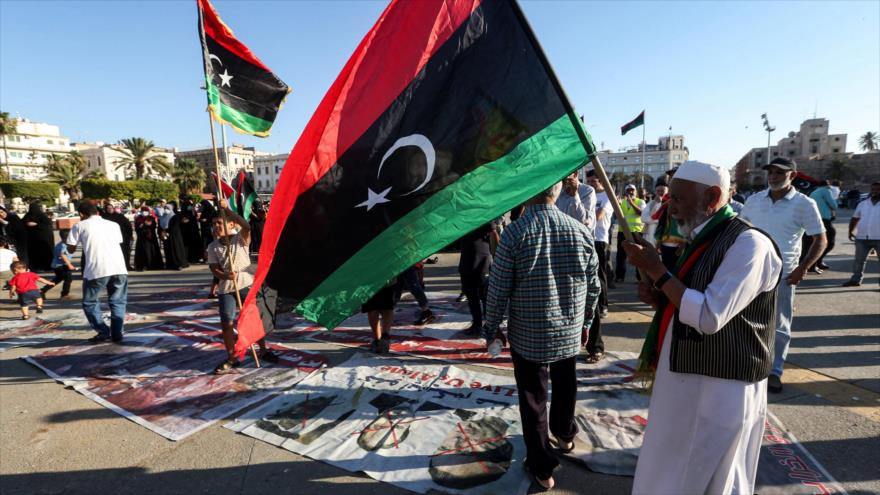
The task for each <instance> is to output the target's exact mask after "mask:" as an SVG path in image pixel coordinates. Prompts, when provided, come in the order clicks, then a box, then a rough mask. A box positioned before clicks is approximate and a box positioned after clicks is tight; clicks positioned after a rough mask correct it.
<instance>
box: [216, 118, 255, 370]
mask: <svg viewBox="0 0 880 495" xmlns="http://www.w3.org/2000/svg"><path fill="white" fill-rule="evenodd" d="M208 122H210V124H211V149H213V150H214V168H215V170H216V171H217V172H216V175H217V184H215V185H216V186H217V208H218V209H219V210H220V218H221V219H222V220H223V228H224V229H226V224H227V220H226V208H222V207H221V206H220V198H221V197H223V187H222V185H221V184H220V181H221V179H220V157H219V155H218V153H217V140H216V138H215V137H214V116H213V114H212V113H211V109H210V108H209V109H208ZM220 126H221V128H222V126H223V124H220ZM224 147H225V146H224ZM226 233H227V234H228V232H226ZM227 237H228V236H227ZM236 251H237V249H231V246H229V245H228V244H227V246H226V266H227V267H228V268H229V271H230V272H234V267H235V252H236ZM232 287H233V289H235V304H236V306H237V307H238V310H239V311H241V306H242V304H241V293H240V292H239V291H238V277H233V278H232ZM251 355H253V357H254V363H256V366H257V368H259V367H260V358H259V357H257V349H256V348H254V345H253V344H251Z"/></svg>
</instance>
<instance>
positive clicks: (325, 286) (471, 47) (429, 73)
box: [236, 0, 595, 353]
mask: <svg viewBox="0 0 880 495" xmlns="http://www.w3.org/2000/svg"><path fill="white" fill-rule="evenodd" d="M594 153H595V148H594V146H593V143H592V141H591V140H590V137H589V134H587V132H586V130H585V129H584V128H583V124H582V122H581V120H580V118H579V117H578V115H577V114H576V113H574V110H573V108H572V106H571V104H570V103H569V102H568V101H567V100H566V98H565V96H564V94H563V93H562V92H561V89H560V86H559V83H558V81H557V80H556V78H555V75H554V74H553V73H552V72H551V70H550V67H549V62H548V61H547V60H546V59H545V58H544V55H543V53H542V51H541V48H540V47H539V46H538V45H537V41H536V39H535V37H534V35H533V33H532V32H531V31H530V29H529V27H528V25H527V24H526V21H525V18H524V17H523V14H522V12H521V11H520V10H519V6H518V5H517V4H516V3H515V2H513V1H509V0H482V1H480V0H419V1H413V0H394V1H392V2H391V4H390V5H389V6H388V7H387V8H386V9H385V11H384V12H383V13H382V15H381V17H380V18H379V20H378V21H377V23H376V24H375V25H374V26H373V28H372V29H371V30H370V32H369V33H367V35H366V37H365V38H364V39H363V41H361V43H360V45H359V46H358V48H357V49H356V50H355V52H354V54H353V55H352V56H351V58H350V59H349V61H348V63H347V64H346V65H345V67H344V68H343V69H342V72H341V74H340V75H339V76H338V77H337V79H336V81H335V82H334V83H333V85H332V86H331V87H330V89H329V91H328V92H327V94H326V96H325V97H324V99H323V101H322V102H321V103H320V105H319V106H318V108H317V110H316V111H315V114H314V115H313V116H312V118H311V121H310V122H309V123H308V125H307V126H306V128H305V130H304V131H303V133H302V135H301V136H300V138H299V141H298V142H297V143H296V146H294V148H293V150H292V151H291V153H290V156H289V157H288V159H287V162H286V164H285V166H284V169H283V171H282V173H281V177H280V179H279V181H278V185H277V187H276V189H275V194H274V196H273V201H272V207H271V210H270V214H269V218H268V222H267V225H266V228H265V230H264V233H263V243H262V245H261V248H260V256H259V263H258V266H257V273H256V278H255V282H254V286H253V287H254V289H253V290H251V291H250V293H249V295H248V299H247V301H246V302H245V305H244V308H243V310H242V313H241V316H240V318H239V321H238V331H239V338H238V341H237V343H236V350H237V352H238V353H243V352H244V351H246V350H247V348H248V346H249V345H250V344H251V343H253V342H255V341H256V340H258V339H259V338H261V337H262V336H263V335H264V334H265V333H266V332H268V331H271V330H272V329H273V323H274V316H275V315H274V311H275V302H276V298H277V297H278V296H279V295H283V296H286V297H289V298H292V299H293V300H294V301H295V303H296V304H297V306H296V310H297V312H299V313H300V314H302V315H303V316H305V317H306V318H308V319H310V320H313V321H316V322H318V323H320V324H322V325H324V326H326V327H328V328H333V327H335V326H336V325H338V324H339V323H340V322H342V321H343V320H344V319H345V318H347V317H348V316H349V315H351V314H352V313H354V312H355V311H357V310H358V308H359V306H360V305H361V303H363V302H364V301H366V300H367V299H369V298H370V296H372V295H373V294H375V293H376V292H377V291H378V290H379V289H380V288H382V287H383V286H384V285H386V283H387V282H388V281H389V280H390V279H392V278H394V277H395V276H396V275H398V274H399V273H401V272H402V271H404V270H405V269H407V268H408V267H410V266H412V265H413V264H415V263H416V262H418V261H420V260H422V259H424V258H425V257H427V256H429V255H431V254H433V253H435V252H437V251H439V250H440V249H442V248H443V247H444V246H446V245H448V244H450V243H452V242H454V241H455V240H457V239H459V238H461V237H462V236H463V235H465V234H467V233H468V232H471V231H473V230H474V229H476V228H478V227H480V226H481V225H484V224H486V223H487V222H489V221H490V220H492V219H495V218H497V217H499V216H501V215H502V214H504V213H505V212H506V211H508V210H510V209H511V208H513V207H515V206H517V205H519V204H522V203H524V202H526V201H527V200H529V199H530V198H532V197H534V196H535V195H536V194H538V193H539V192H541V191H543V190H546V189H547V188H548V187H550V186H552V185H553V184H554V183H556V182H558V181H560V180H561V179H562V178H563V177H565V176H566V175H568V174H570V173H571V172H572V171H573V170H576V169H578V168H580V167H582V166H583V165H584V164H585V163H586V162H587V161H588V160H589V158H590V156H591V155H593V154H594Z"/></svg>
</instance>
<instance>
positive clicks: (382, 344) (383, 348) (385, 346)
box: [378, 335, 391, 354]
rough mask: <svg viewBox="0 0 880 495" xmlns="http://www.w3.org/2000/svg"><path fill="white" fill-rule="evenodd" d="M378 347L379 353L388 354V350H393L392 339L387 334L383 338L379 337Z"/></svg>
mask: <svg viewBox="0 0 880 495" xmlns="http://www.w3.org/2000/svg"><path fill="white" fill-rule="evenodd" d="M378 348H379V354H388V352H389V351H390V350H391V339H390V338H388V336H387V335H385V336H383V337H382V338H381V339H379V344H378Z"/></svg>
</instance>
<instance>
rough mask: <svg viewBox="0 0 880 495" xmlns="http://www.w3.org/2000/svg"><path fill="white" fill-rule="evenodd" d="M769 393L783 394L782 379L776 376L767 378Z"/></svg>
mask: <svg viewBox="0 0 880 495" xmlns="http://www.w3.org/2000/svg"><path fill="white" fill-rule="evenodd" d="M767 391H768V392H770V393H773V394H778V393H779V392H782V379H781V378H779V377H778V376H776V375H770V376H769V377H768V378H767Z"/></svg>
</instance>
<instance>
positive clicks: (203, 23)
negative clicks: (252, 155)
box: [196, 0, 290, 136]
mask: <svg viewBox="0 0 880 495" xmlns="http://www.w3.org/2000/svg"><path fill="white" fill-rule="evenodd" d="M196 5H197V6H198V9H199V37H200V39H201V41H202V58H203V59H204V65H205V83H206V85H207V89H208V109H209V110H210V112H211V115H212V116H213V117H214V119H216V120H217V121H219V122H223V123H226V124H229V125H231V126H232V128H233V129H235V130H236V131H238V132H241V133H243V134H253V135H256V136H268V135H269V130H270V129H271V127H272V123H274V122H275V116H276V115H277V114H278V110H279V109H280V108H281V105H282V104H283V103H284V98H285V97H287V93H289V92H290V88H288V87H287V85H286V84H284V81H282V80H281V79H279V78H278V76H276V75H275V74H274V73H273V72H272V71H271V70H269V68H268V67H266V66H265V65H264V64H263V62H261V61H260V59H258V58H257V56H256V55H254V54H253V53H252V52H251V51H250V50H249V49H248V47H247V46H245V45H244V43H242V42H241V41H239V40H238V39H237V38H236V37H235V35H233V34H232V30H231V29H229V28H228V27H227V26H226V24H224V23H223V21H221V20H220V16H218V15H217V11H216V10H214V7H213V6H212V5H211V2H209V1H208V0H196Z"/></svg>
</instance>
